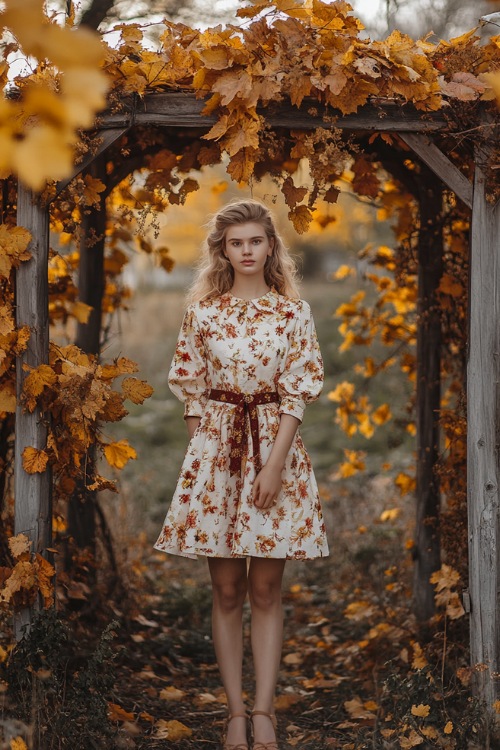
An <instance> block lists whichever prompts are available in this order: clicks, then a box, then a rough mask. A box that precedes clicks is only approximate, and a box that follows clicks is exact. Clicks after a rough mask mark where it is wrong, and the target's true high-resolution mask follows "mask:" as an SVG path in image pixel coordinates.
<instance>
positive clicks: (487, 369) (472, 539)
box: [467, 154, 500, 716]
mask: <svg viewBox="0 0 500 750" xmlns="http://www.w3.org/2000/svg"><path fill="white" fill-rule="evenodd" d="M485 158H486V157H485V154H478V155H477V159H476V174H475V179H474V194H473V207H472V226H471V258H470V303H469V310H470V312H469V316H470V318H469V345H468V362H467V404H468V406H467V415H468V435H467V465H468V470H467V471H468V475H467V476H468V490H467V494H468V518H469V561H470V564H469V571H470V573H469V594H470V601H471V663H472V666H473V668H474V667H475V666H476V665H480V666H479V668H478V669H476V670H475V671H474V677H475V689H476V692H477V694H478V695H479V697H480V698H481V699H482V700H484V701H485V702H486V705H487V708H488V710H489V712H490V716H493V714H494V711H493V708H492V705H493V703H494V702H495V701H496V700H498V698H499V697H500V685H499V680H498V672H499V667H500V656H499V650H500V538H499V534H500V512H499V502H500V491H499V483H500V243H499V239H498V238H499V237H500V204H498V203H497V204H496V205H491V204H490V203H489V202H488V201H487V198H486V193H485V175H484V172H483V170H482V169H481V166H480V165H481V163H482V162H483V161H484V159H485Z"/></svg>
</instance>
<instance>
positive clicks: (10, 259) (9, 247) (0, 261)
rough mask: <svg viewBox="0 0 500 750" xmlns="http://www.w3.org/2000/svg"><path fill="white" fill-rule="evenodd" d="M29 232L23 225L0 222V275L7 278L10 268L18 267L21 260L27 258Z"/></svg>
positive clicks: (29, 254)
mask: <svg viewBox="0 0 500 750" xmlns="http://www.w3.org/2000/svg"><path fill="white" fill-rule="evenodd" d="M30 240H31V234H30V233H29V232H28V230H27V229H24V228H23V227H9V226H7V224H0V277H2V276H3V277H4V278H8V277H9V276H10V272H11V270H12V268H18V267H19V264H20V263H21V261H23V260H29V259H30V258H31V253H30V252H29V251H28V249H27V248H28V245H29V243H30Z"/></svg>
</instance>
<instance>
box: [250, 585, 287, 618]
mask: <svg viewBox="0 0 500 750" xmlns="http://www.w3.org/2000/svg"><path fill="white" fill-rule="evenodd" d="M248 596H249V599H250V605H251V607H256V608H257V609H264V610H269V609H274V608H275V607H277V606H281V580H279V581H275V580H265V579H264V580H251V581H249V586H248Z"/></svg>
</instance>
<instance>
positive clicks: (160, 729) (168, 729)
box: [154, 719, 193, 742]
mask: <svg viewBox="0 0 500 750" xmlns="http://www.w3.org/2000/svg"><path fill="white" fill-rule="evenodd" d="M155 729H156V732H155V735H154V736H155V739H157V740H170V742H179V741H180V740H184V739H188V738H189V737H191V735H192V734H193V732H192V730H191V729H189V727H187V726H186V725H185V724H182V722H180V721H177V720H176V719H172V720H170V721H166V720H165V719H160V720H159V721H157V722H156V724H155Z"/></svg>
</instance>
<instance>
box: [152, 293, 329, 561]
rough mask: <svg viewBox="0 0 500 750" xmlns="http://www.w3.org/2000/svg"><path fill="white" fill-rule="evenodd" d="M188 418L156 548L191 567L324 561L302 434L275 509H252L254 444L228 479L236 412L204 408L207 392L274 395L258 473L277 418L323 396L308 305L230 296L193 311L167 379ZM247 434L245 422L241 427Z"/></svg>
mask: <svg viewBox="0 0 500 750" xmlns="http://www.w3.org/2000/svg"><path fill="white" fill-rule="evenodd" d="M169 386H170V389H171V390H172V392H173V393H174V394H175V395H176V396H177V397H178V398H179V399H180V400H181V401H183V402H184V405H185V410H184V415H185V417H191V416H192V417H200V423H199V425H198V427H197V429H196V431H195V433H194V435H193V437H192V438H191V440H190V441H189V444H188V447H187V450H186V455H185V457H184V461H183V464H182V468H181V471H180V474H179V479H178V482H177V487H176V490H175V492H174V496H173V498H172V502H171V505H170V508H169V511H168V513H167V516H166V518H165V521H164V525H163V529H162V531H161V533H160V536H159V537H158V540H157V542H156V544H155V548H156V549H158V550H162V551H164V552H169V553H171V554H177V555H183V556H186V557H196V556H197V555H205V556H208V557H247V556H252V557H275V558H287V559H300V560H306V559H311V558H315V557H322V556H325V555H327V554H328V545H327V541H326V531H325V525H324V521H323V516H322V511H321V504H320V500H319V494H318V488H317V484H316V479H315V477H314V473H313V470H312V466H311V462H310V460H309V456H308V454H307V452H306V450H305V448H304V444H303V442H302V438H301V437H300V434H299V432H298V431H297V434H296V435H295V438H294V441H293V443H292V446H291V448H290V451H289V452H288V456H287V459H286V463H285V467H284V469H283V472H282V488H281V492H280V494H279V496H278V498H277V502H276V504H275V505H274V506H272V507H271V508H269V509H267V510H261V509H259V508H256V507H255V505H254V504H253V501H252V489H253V483H254V480H255V476H256V472H255V462H254V456H253V446H252V439H251V437H250V436H248V439H247V440H246V441H245V445H246V455H245V456H243V462H242V468H241V471H240V472H239V473H238V474H234V473H231V472H230V470H229V461H230V444H231V436H232V428H233V425H234V416H235V409H236V408H237V407H236V406H235V405H234V404H231V403H226V402H222V401H216V400H212V399H210V398H209V396H210V391H211V389H217V390H226V391H232V392H235V393H242V394H254V393H259V392H262V391H277V393H278V395H279V402H271V403H263V404H259V405H258V406H257V407H256V409H257V414H258V423H259V424H258V429H259V439H260V457H261V460H262V464H263V465H264V464H265V462H266V460H267V458H268V457H269V454H270V453H271V449H272V447H273V443H274V439H275V437H276V434H277V432H278V428H279V422H280V415H281V414H291V415H292V416H294V417H296V418H297V419H298V420H300V421H302V416H303V413H304V408H305V406H306V405H307V404H308V403H310V402H311V401H314V400H315V399H317V398H318V396H319V394H320V392H321V389H322V386H323V362H322V359H321V353H320V350H319V345H318V341H317V337H316V331H315V328H314V322H313V319H312V315H311V310H310V307H309V305H308V304H307V302H304V301H303V300H299V299H290V298H288V297H284V296H282V295H280V294H278V293H277V292H276V291H275V290H274V289H271V291H269V292H268V293H267V294H265V295H264V296H262V297H259V298H258V299H254V300H243V299H239V298H237V297H234V296H233V295H232V294H231V293H226V294H223V295H222V296H220V297H216V298H212V299H210V300H206V301H203V302H198V303H196V304H193V305H190V306H189V307H188V309H187V310H186V314H185V316H184V320H183V323H182V327H181V331H180V333H179V338H178V340H177V346H176V350H175V354H174V357H173V360H172V365H171V368H170V373H169ZM245 424H246V429H247V430H249V422H248V417H247V418H246V421H245Z"/></svg>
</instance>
